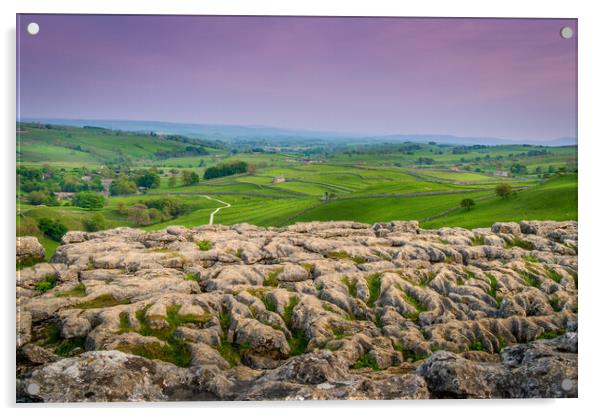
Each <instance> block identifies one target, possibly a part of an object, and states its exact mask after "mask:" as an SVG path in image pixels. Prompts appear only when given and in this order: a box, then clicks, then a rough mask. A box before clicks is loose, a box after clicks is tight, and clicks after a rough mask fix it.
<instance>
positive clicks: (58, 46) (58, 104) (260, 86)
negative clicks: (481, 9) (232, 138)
mask: <svg viewBox="0 0 602 416" xmlns="http://www.w3.org/2000/svg"><path fill="white" fill-rule="evenodd" d="M17 20H18V28H17V31H18V43H19V45H18V58H19V59H18V65H19V68H18V78H19V94H18V95H19V97H18V98H19V115H20V116H21V117H46V118H85V119H120V120H128V119H129V120H154V121H173V122H191V123H218V124H253V125H269V126H276V127H288V128H303V129H312V130H330V131H342V132H362V133H368V134H392V133H399V134H412V133H433V134H454V135H461V136H488V137H502V138H510V139H529V140H538V139H542V140H543V139H553V138H557V137H567V136H568V137H576V77H577V75H576V59H577V41H576V36H574V37H573V38H572V39H570V40H566V39H562V38H561V37H560V35H559V32H560V29H561V28H562V27H563V26H570V27H572V28H573V30H574V32H575V34H576V32H577V22H576V20H574V19H435V18H307V17H226V16H215V17H212V16H110V15H104V16H96V15H19V16H18V18H17ZM30 21H35V22H37V23H39V25H40V33H39V34H38V35H36V36H31V35H28V34H27V33H26V29H25V28H26V25H27V23H29V22H30Z"/></svg>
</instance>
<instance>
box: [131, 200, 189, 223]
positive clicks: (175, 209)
mask: <svg viewBox="0 0 602 416" xmlns="http://www.w3.org/2000/svg"><path fill="white" fill-rule="evenodd" d="M141 203H142V202H141ZM144 205H146V206H147V207H148V208H154V209H156V210H158V211H159V212H161V214H162V215H163V217H164V218H165V219H171V218H175V217H177V216H179V215H180V214H181V213H182V203H181V202H180V201H177V200H175V199H172V198H156V199H147V200H146V201H144Z"/></svg>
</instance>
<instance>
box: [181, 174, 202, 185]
mask: <svg viewBox="0 0 602 416" xmlns="http://www.w3.org/2000/svg"><path fill="white" fill-rule="evenodd" d="M200 180H201V177H200V176H199V174H198V173H196V172H194V171H191V170H183V171H182V182H184V185H186V186H190V185H196V184H198V183H199V181H200Z"/></svg>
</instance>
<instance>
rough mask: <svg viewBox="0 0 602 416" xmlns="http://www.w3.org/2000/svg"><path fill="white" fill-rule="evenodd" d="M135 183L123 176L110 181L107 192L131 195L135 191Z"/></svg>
mask: <svg viewBox="0 0 602 416" xmlns="http://www.w3.org/2000/svg"><path fill="white" fill-rule="evenodd" d="M137 190H138V188H137V187H136V184H135V183H134V182H132V181H131V180H130V179H128V178H127V177H125V176H123V177H120V178H119V179H116V180H114V181H113V182H111V186H109V192H110V194H111V195H113V196H114V195H131V194H135V193H136V192H137Z"/></svg>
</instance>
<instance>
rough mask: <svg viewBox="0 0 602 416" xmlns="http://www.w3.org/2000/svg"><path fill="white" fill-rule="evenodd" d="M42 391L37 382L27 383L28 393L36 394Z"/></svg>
mask: <svg viewBox="0 0 602 416" xmlns="http://www.w3.org/2000/svg"><path fill="white" fill-rule="evenodd" d="M39 392H40V386H39V385H38V384H37V383H31V384H28V385H27V393H29V394H32V395H35V394H38V393H39Z"/></svg>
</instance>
